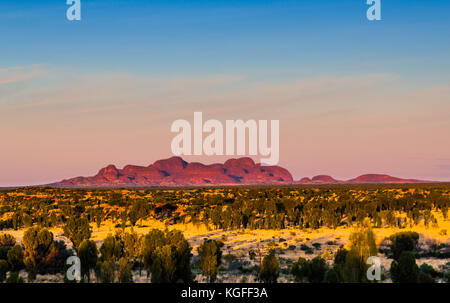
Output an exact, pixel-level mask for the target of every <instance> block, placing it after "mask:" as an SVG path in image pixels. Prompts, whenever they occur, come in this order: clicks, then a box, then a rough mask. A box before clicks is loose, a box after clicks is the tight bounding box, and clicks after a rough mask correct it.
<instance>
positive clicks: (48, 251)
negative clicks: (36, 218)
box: [22, 226, 55, 278]
mask: <svg viewBox="0 0 450 303" xmlns="http://www.w3.org/2000/svg"><path fill="white" fill-rule="evenodd" d="M22 243H23V246H24V263H25V266H26V267H27V269H28V271H29V275H30V277H31V278H33V277H34V276H35V274H36V271H38V270H42V269H43V268H44V267H45V265H46V264H48V262H49V259H50V258H51V256H53V255H55V245H54V243H53V234H52V233H51V232H49V231H48V230H47V229H45V228H40V227H37V226H36V227H30V228H29V229H27V230H26V231H25V233H24V235H23V238H22Z"/></svg>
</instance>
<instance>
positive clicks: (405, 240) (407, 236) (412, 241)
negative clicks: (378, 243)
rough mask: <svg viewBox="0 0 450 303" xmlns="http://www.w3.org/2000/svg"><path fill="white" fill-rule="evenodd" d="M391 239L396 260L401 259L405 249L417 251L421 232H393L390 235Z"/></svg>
mask: <svg viewBox="0 0 450 303" xmlns="http://www.w3.org/2000/svg"><path fill="white" fill-rule="evenodd" d="M389 239H390V240H391V242H392V244H391V251H392V254H393V257H394V260H397V261H398V260H399V258H400V256H401V254H402V253H403V252H404V251H411V252H413V253H415V252H416V247H417V244H418V242H419V234H418V233H416V232H412V231H405V232H399V233H396V234H393V235H392V236H390V237H389Z"/></svg>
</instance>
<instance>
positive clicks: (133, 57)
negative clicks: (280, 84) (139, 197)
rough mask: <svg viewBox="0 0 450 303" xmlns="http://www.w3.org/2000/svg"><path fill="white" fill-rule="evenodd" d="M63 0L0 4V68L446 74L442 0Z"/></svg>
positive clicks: (449, 22) (449, 44) (446, 21)
mask: <svg viewBox="0 0 450 303" xmlns="http://www.w3.org/2000/svg"><path fill="white" fill-rule="evenodd" d="M67 7H68V6H67V5H66V4H65V1H64V0H53V1H27V0H25V1H23V0H21V1H10V0H4V1H2V2H1V4H0V36H1V38H2V41H3V43H2V47H1V48H0V66H11V65H12V66H22V65H29V64H45V65H49V66H64V67H71V68H76V69H81V70H83V71H89V70H100V71H101V70H108V71H111V70H116V71H127V72H137V73H151V74H167V75H170V74H192V73H196V74H211V73H213V74H217V73H236V72H245V73H247V74H252V73H253V74H260V73H264V72H270V73H277V72H278V73H280V74H283V75H284V76H289V73H291V74H294V75H311V74H320V73H328V74H330V73H332V74H339V73H342V72H345V73H356V74H357V73H360V72H361V71H365V70H367V69H368V68H370V69H371V70H372V71H374V72H380V71H382V72H390V71H394V72H396V73H404V74H406V75H411V74H412V73H414V72H418V71H419V70H421V71H423V72H429V73H430V74H433V76H434V77H436V79H439V78H441V77H442V76H443V77H446V78H447V77H448V75H446V74H445V75H444V74H443V73H442V69H443V68H448V67H450V66H449V60H448V55H447V54H448V49H449V48H450V41H449V40H450V39H448V28H450V18H448V12H449V9H450V3H449V2H448V1H417V0H412V1H406V0H397V1H393V0H384V1H382V18H383V20H382V21H381V22H369V21H368V20H367V19H366V17H365V12H366V9H367V7H368V6H367V5H366V4H365V1H364V0H343V1H336V0H334V1H329V0H328V1H137V0H134V1H133V0H132V1H106V0H103V1H98V0H84V1H83V0H82V21H81V22H76V21H74V22H69V21H67V20H66V18H65V10H66V8H67Z"/></svg>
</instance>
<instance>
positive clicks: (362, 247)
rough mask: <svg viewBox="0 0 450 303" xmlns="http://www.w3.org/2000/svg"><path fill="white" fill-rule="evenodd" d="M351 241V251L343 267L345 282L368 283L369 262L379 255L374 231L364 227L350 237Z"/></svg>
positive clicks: (347, 254)
mask: <svg viewBox="0 0 450 303" xmlns="http://www.w3.org/2000/svg"><path fill="white" fill-rule="evenodd" d="M349 241H350V243H349V246H350V249H349V251H348V253H346V257H345V264H344V265H343V267H342V277H343V280H344V282H352V283H358V282H367V270H368V268H369V265H368V264H367V260H368V258H369V257H371V256H377V255H378V250H377V246H376V243H375V237H374V234H373V231H372V229H371V228H370V227H368V226H363V227H361V228H360V229H359V230H357V231H356V232H354V233H352V234H351V235H350V238H349Z"/></svg>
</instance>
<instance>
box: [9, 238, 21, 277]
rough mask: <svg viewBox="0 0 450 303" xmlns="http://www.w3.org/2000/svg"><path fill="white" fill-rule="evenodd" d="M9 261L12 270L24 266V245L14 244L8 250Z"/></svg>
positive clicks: (17, 269)
mask: <svg viewBox="0 0 450 303" xmlns="http://www.w3.org/2000/svg"><path fill="white" fill-rule="evenodd" d="M7 257H8V263H9V266H10V267H11V270H12V271H19V270H21V269H22V268H23V267H24V264H23V250H22V246H20V245H19V244H16V245H14V246H13V247H12V248H11V249H10V250H9V251H8V255H7Z"/></svg>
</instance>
